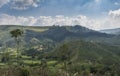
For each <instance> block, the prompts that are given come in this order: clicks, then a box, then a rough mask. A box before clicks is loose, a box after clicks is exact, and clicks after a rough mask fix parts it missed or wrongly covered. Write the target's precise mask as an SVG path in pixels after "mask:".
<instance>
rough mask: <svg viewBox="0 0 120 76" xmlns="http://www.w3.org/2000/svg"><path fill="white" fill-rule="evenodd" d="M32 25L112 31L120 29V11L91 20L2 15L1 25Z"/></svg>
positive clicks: (60, 16) (74, 17) (0, 18)
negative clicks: (68, 26) (77, 26)
mask: <svg viewBox="0 0 120 76" xmlns="http://www.w3.org/2000/svg"><path fill="white" fill-rule="evenodd" d="M12 24H13V25H31V26H34V25H36V26H51V25H61V26H63V25H71V26H72V25H82V26H84V27H88V28H90V29H95V30H100V29H111V28H120V9H118V10H114V11H110V12H109V13H108V16H107V17H105V18H102V19H99V18H98V19H91V18H89V17H87V16H84V15H78V16H73V17H68V16H64V15H56V16H54V17H52V16H39V17H36V18H35V17H33V16H30V17H23V16H18V17H15V16H11V15H7V14H1V15H0V25H12Z"/></svg>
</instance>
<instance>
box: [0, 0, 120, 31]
mask: <svg viewBox="0 0 120 76" xmlns="http://www.w3.org/2000/svg"><path fill="white" fill-rule="evenodd" d="M0 25H27V26H50V25H61V26H62V25H82V26H85V27H88V28H90V29H95V30H100V29H111V28H120V0H0Z"/></svg>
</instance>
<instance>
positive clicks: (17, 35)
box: [10, 29, 23, 63]
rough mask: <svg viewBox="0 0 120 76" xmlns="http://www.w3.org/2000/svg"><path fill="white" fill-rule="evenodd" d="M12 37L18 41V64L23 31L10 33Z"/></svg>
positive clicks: (15, 30)
mask: <svg viewBox="0 0 120 76" xmlns="http://www.w3.org/2000/svg"><path fill="white" fill-rule="evenodd" d="M10 34H11V37H13V38H14V39H15V41H16V48H17V55H16V56H17V63H18V54H19V50H20V48H19V47H20V42H21V37H22V35H23V31H22V30H21V29H14V30H12V31H10Z"/></svg>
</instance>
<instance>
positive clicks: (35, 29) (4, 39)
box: [0, 25, 120, 76]
mask: <svg viewBox="0 0 120 76" xmlns="http://www.w3.org/2000/svg"><path fill="white" fill-rule="evenodd" d="M0 76H120V34H118V32H117V34H115V33H105V30H104V32H103V31H102V32H100V31H95V30H91V29H88V28H86V27H82V26H80V25H75V26H59V25H53V26H43V27H42V26H41V27H39V26H17V25H16V26H15V25H14V26H13V25H9V26H7V25H4V26H0Z"/></svg>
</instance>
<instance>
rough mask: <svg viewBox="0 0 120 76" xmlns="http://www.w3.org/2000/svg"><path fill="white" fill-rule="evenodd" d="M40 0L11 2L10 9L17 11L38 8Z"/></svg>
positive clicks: (15, 0)
mask: <svg viewBox="0 0 120 76" xmlns="http://www.w3.org/2000/svg"><path fill="white" fill-rule="evenodd" d="M40 1H41V0H12V5H11V6H12V8H13V9H17V10H26V9H28V8H29V7H38V5H39V2H40Z"/></svg>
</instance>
